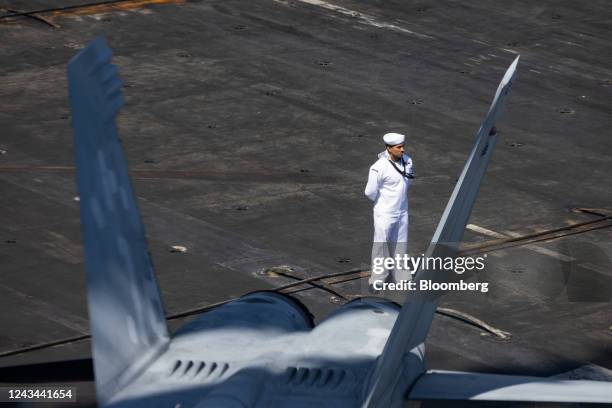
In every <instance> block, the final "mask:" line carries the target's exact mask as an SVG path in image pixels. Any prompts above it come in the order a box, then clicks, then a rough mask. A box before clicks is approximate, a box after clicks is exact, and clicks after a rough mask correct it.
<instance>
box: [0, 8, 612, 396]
mask: <svg viewBox="0 0 612 408" xmlns="http://www.w3.org/2000/svg"><path fill="white" fill-rule="evenodd" d="M86 3H87V2H86V0H61V1H48V0H47V1H45V0H27V1H26V0H0V9H3V10H1V15H0V44H1V46H0V61H1V62H0V79H1V83H2V86H1V87H0V106H1V108H0V129H1V137H0V202H1V204H0V209H1V211H0V265H1V266H0V268H1V274H0V277H1V280H0V309H1V310H2V312H0V356H2V357H0V373H1V375H0V384H8V383H19V384H35V383H62V384H72V385H75V386H77V388H78V404H77V405H78V406H95V396H94V389H93V381H92V379H93V374H92V371H91V360H90V358H89V357H90V354H89V342H88V340H87V339H84V340H76V339H78V338H79V337H86V335H87V334H88V332H89V328H88V318H87V306H86V291H85V272H84V262H83V253H82V248H81V238H80V230H79V229H80V220H79V210H78V205H79V203H78V194H77V192H76V189H75V180H74V161H73V152H72V132H71V128H70V110H69V106H68V99H67V80H66V66H67V63H68V61H69V59H70V58H71V57H72V56H73V55H75V53H76V52H78V50H79V49H80V48H82V47H83V46H84V45H86V44H87V43H88V42H89V41H90V40H92V39H94V38H95V37H97V36H104V37H106V38H107V40H108V42H109V44H110V46H111V48H112V49H113V51H114V54H115V57H114V63H115V64H116V65H117V66H118V67H119V70H120V75H121V77H122V78H123V80H124V83H125V84H124V90H123V91H124V95H125V97H126V105H125V107H124V108H123V110H122V112H121V114H120V117H119V129H120V135H121V138H122V140H123V146H124V149H125V152H126V156H127V159H128V161H129V166H130V173H131V176H132V179H133V182H134V187H135V190H136V192H137V195H138V199H139V205H140V209H141V212H142V217H143V222H144V224H145V228H146V233H147V238H148V242H149V246H150V250H151V253H152V257H153V260H154V263H155V267H156V273H157V278H158V281H159V284H160V287H161V291H162V295H163V299H164V302H165V307H166V311H167V313H168V315H181V313H183V312H184V311H187V310H190V309H195V308H200V307H205V306H207V305H211V304H214V303H216V302H220V301H223V300H226V299H229V298H234V297H237V296H240V295H241V294H244V293H247V292H250V291H253V290H258V289H273V288H275V287H279V286H281V285H286V284H289V283H292V282H296V281H297V280H300V279H304V278H308V277H313V276H318V275H322V274H332V273H337V272H342V271H350V270H355V271H358V270H367V269H368V268H369V266H368V264H369V257H370V251H371V239H372V214H371V203H370V202H369V201H368V200H367V199H366V198H365V197H364V194H363V189H364V186H365V182H366V179H367V174H368V167H369V166H370V165H371V164H372V163H373V162H374V161H375V159H376V154H377V153H378V152H380V151H381V150H382V149H383V146H382V144H381V137H382V135H383V134H384V133H386V132H390V131H396V132H403V133H407V134H408V135H409V136H408V141H407V151H408V153H409V154H410V155H411V156H412V158H413V160H414V166H415V171H416V176H417V178H416V179H415V182H414V184H413V186H412V187H411V190H410V248H409V252H410V253H411V254H413V255H418V254H420V253H422V252H423V251H424V250H425V248H426V247H427V245H428V243H429V240H430V239H431V237H432V234H433V231H434V229H435V227H436V225H437V223H438V220H439V219H440V216H441V214H442V211H443V209H444V206H445V205H446V202H447V201H448V198H449V196H450V193H451V191H452V189H453V187H454V185H455V182H456V180H457V177H458V175H459V172H460V171H461V169H462V167H463V165H464V163H465V160H466V158H467V156H468V154H469V151H470V149H471V148H472V144H473V139H474V135H475V133H476V131H477V129H478V126H479V125H480V122H481V120H482V119H483V117H484V115H485V113H486V111H487V109H488V107H489V104H490V102H491V99H492V97H493V94H494V91H495V89H496V87H497V84H498V83H499V81H500V79H501V77H502V75H503V72H504V71H505V70H506V68H507V67H508V65H509V64H510V63H511V62H512V60H513V59H514V58H515V57H516V56H517V55H519V54H520V56H521V57H520V62H519V66H518V76H517V80H516V83H515V86H514V88H513V91H512V94H511V95H510V98H509V101H508V103H507V105H506V109H505V114H504V117H503V120H502V121H501V122H500V123H498V126H497V128H498V129H499V131H500V138H499V141H498V145H497V147H496V152H495V154H494V156H493V159H492V162H491V165H490V166H489V169H488V173H487V175H486V178H485V181H484V183H483V185H482V188H481V190H480V195H479V198H478V200H477V203H476V207H475V208H474V211H473V213H472V217H471V219H470V225H469V226H468V230H467V231H466V235H465V238H464V241H465V244H466V245H467V246H470V245H471V246H472V248H476V249H477V250H478V248H480V250H481V251H484V252H487V256H488V268H487V270H486V274H484V275H483V276H479V277H478V279H479V280H486V281H488V282H490V285H489V286H490V288H491V290H490V291H489V292H488V293H473V294H467V293H457V294H452V295H448V296H446V297H444V298H443V300H442V303H441V307H444V308H449V309H453V310H454V311H458V312H460V313H463V314H468V315H469V316H472V317H474V318H477V319H479V320H481V321H482V322H484V323H486V324H487V325H488V326H491V329H499V330H502V331H504V332H507V333H509V335H503V334H502V335H501V336H500V335H499V333H501V332H497V333H498V335H496V334H495V333H493V332H492V331H494V330H489V331H487V330H486V327H485V326H482V325H478V324H476V325H475V323H477V322H476V321H475V320H473V319H472V320H471V322H472V323H468V322H466V321H462V320H460V319H457V318H453V317H449V316H444V315H441V314H440V315H437V316H436V318H435V320H434V323H433V326H432V329H431V332H430V335H429V339H428V343H427V355H428V361H429V366H430V368H440V369H453V370H470V371H481V372H496V373H513V374H526V375H539V376H552V375H560V374H561V375H564V376H566V377H568V378H569V377H571V378H591V379H607V380H612V375H611V373H612V310H611V301H612V261H611V260H612V228H609V227H610V226H612V219H611V217H610V216H611V215H612V189H611V188H610V185H611V182H610V177H611V175H612V138H611V137H610V128H612V116H611V114H610V107H611V106H612V67H611V61H612V54H610V36H611V34H612V8H610V5H609V2H607V1H604V0H598V1H588V2H575V1H569V0H562V1H540V2H530V1H518V0H517V1H509V2H462V1H454V0H443V1H437V2H434V1H429V0H422V1H386V2H375V1H369V2H367V1H358V0H329V1H327V0H326V1H323V0H253V1H242V2H239V1H218V0H211V1H181V0H132V1H121V2H108V3H107V4H100V3H97V5H90V6H84V5H85V4H86ZM35 10H46V11H43V12H40V13H36V14H21V15H19V16H17V14H19V13H20V12H24V11H26V12H29V11H35ZM576 224H578V225H577V226H576ZM493 240H496V241H495V242H496V243H497V244H496V245H497V246H490V243H491V242H492V241H493ZM175 246H182V247H184V248H185V249H186V251H185V252H183V251H182V250H181V249H180V248H179V249H173V247H175ZM360 277H361V279H360ZM348 279H350V280H348ZM313 283H316V284H317V285H318V287H315V286H313V285H309V284H304V285H301V286H295V287H294V288H292V289H291V290H288V291H286V292H295V296H296V297H297V298H298V299H299V300H301V301H302V302H303V303H304V304H306V305H307V306H308V307H309V308H310V310H311V311H312V312H313V313H314V315H315V319H316V320H320V319H321V318H323V317H324V316H325V315H326V314H327V313H329V312H330V311H332V310H334V309H335V308H336V307H338V305H340V304H343V303H344V302H346V301H349V300H350V299H352V298H353V297H355V296H360V295H364V294H366V291H365V286H364V285H365V279H363V277H362V276H361V275H359V273H358V272H355V273H352V274H349V275H346V276H345V277H344V278H342V279H341V278H336V279H328V280H321V281H316V282H313ZM322 284H324V285H323V287H321V286H322ZM388 296H391V297H392V298H394V299H395V300H397V301H400V300H401V296H399V295H398V294H388ZM187 318H189V317H187ZM183 321H184V319H183V318H176V319H173V320H171V322H170V324H171V326H172V327H177V326H178V325H179V324H180V323H182V322H183ZM63 339H68V340H69V339H72V341H68V340H67V341H63V342H60V344H58V345H56V346H54V347H45V348H39V349H36V347H37V346H39V345H44V344H51V343H54V342H56V341H58V340H63ZM28 348H31V350H30V351H25V350H28ZM457 405H458V404H455V403H452V402H449V403H447V404H441V403H435V404H428V403H425V404H423V406H425V407H427V406H457ZM464 405H468V404H464ZM469 405H470V406H484V405H486V406H492V404H484V405H483V404H476V403H473V404H469ZM37 406H38V405H37ZM41 406H42V405H41ZM73 406H74V405H73ZM496 406H534V404H496ZM538 406H557V405H554V404H548V405H545V404H540V405H538Z"/></svg>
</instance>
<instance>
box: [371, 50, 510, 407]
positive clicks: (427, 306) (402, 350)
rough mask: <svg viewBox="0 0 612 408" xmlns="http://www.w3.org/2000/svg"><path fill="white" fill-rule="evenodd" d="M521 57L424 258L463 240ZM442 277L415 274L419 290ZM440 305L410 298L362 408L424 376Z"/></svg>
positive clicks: (447, 252) (448, 251)
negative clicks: (427, 341)
mask: <svg viewBox="0 0 612 408" xmlns="http://www.w3.org/2000/svg"><path fill="white" fill-rule="evenodd" d="M518 59H519V57H517V58H516V59H515V60H514V61H513V62H512V64H511V65H510V67H508V70H507V71H506V73H505V75H504V77H503V78H502V80H501V82H500V84H499V86H498V88H497V91H496V93H495V97H494V98H493V102H492V103H491V107H490V108H489V111H488V112H487V115H486V116H485V119H484V121H483V122H482V124H481V126H480V128H479V129H478V132H477V134H476V141H475V143H474V147H473V149H472V152H471V153H470V156H469V157H468V160H467V162H466V163H465V166H464V167H463V171H462V173H461V176H460V177H459V180H458V181H457V184H456V185H455V189H454V190H453V193H452V195H451V198H450V199H449V200H448V203H447V205H446V209H445V210H444V214H443V215H442V218H441V219H440V222H439V224H438V227H437V228H436V232H435V233H434V236H433V238H432V239H431V244H430V246H429V249H428V250H427V253H426V254H425V256H426V257H441V258H444V257H445V256H453V255H454V254H455V253H456V250H457V246H458V244H459V242H460V241H461V239H462V238H463V233H464V231H465V227H466V225H467V222H468V220H469V218H470V214H471V213H472V208H473V206H474V203H475V202H476V198H477V197H478V191H479V190H480V184H481V183H482V180H483V178H484V175H485V172H486V170H487V166H488V164H489V161H490V160H491V155H492V154H493V150H494V147H495V142H496V141H497V133H496V132H495V131H493V128H494V126H495V122H496V121H497V120H498V119H499V117H500V116H501V113H502V110H503V107H504V104H505V99H506V96H507V95H508V93H509V92H510V89H511V88H512V83H513V81H514V78H515V74H516V66H517V64H518ZM440 276H441V274H440V272H439V271H435V270H423V269H421V270H419V271H418V272H417V274H416V276H415V280H416V281H417V282H416V284H417V287H419V282H418V281H420V280H434V281H439V280H440ZM437 306H438V298H437V297H433V298H432V296H430V295H429V294H425V295H423V294H422V293H418V292H414V293H411V294H409V295H408V298H407V300H406V303H405V304H404V305H403V306H402V310H401V311H400V314H399V316H398V317H397V320H396V321H395V325H394V326H393V329H392V330H391V334H390V335H389V339H388V340H387V343H386V344H385V348H384V350H383V352H382V354H381V356H380V357H379V359H378V361H377V363H376V365H375V368H374V370H373V372H372V373H371V377H370V379H369V381H368V384H367V385H366V387H365V388H364V391H365V392H364V394H365V395H364V403H363V406H364V407H368V408H372V407H383V406H384V407H386V406H390V401H389V398H393V395H395V394H394V392H395V391H397V390H401V389H402V388H404V386H409V385H410V384H412V383H413V382H414V380H415V379H416V378H417V377H418V376H419V375H420V374H421V373H422V372H423V370H424V369H425V368H424V362H423V350H422V347H419V346H420V345H422V344H423V343H424V342H425V338H426V337H427V333H428V332H429V327H430V326H431V321H432V320H433V316H434V313H435V311H436V308H437ZM411 354H412V355H411ZM410 358H417V359H419V360H420V361H421V362H422V367H419V368H416V367H415V366H414V365H412V372H411V373H404V372H403V367H404V366H405V365H406V364H405V361H406V360H405V359H410ZM400 384H401V385H400ZM396 400H397V399H396Z"/></svg>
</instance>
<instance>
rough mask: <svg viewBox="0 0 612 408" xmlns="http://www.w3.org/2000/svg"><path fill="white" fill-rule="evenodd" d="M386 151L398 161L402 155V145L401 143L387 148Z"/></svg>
mask: <svg viewBox="0 0 612 408" xmlns="http://www.w3.org/2000/svg"><path fill="white" fill-rule="evenodd" d="M387 151H388V152H389V155H391V157H393V159H394V160H399V159H401V157H402V155H403V154H404V144H403V143H402V144H398V145H395V146H388V147H387Z"/></svg>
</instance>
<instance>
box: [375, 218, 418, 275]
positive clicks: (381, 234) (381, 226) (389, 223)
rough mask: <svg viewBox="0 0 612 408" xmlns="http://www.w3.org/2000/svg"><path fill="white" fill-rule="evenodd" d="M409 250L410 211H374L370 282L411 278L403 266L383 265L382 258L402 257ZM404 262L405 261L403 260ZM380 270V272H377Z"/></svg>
mask: <svg viewBox="0 0 612 408" xmlns="http://www.w3.org/2000/svg"><path fill="white" fill-rule="evenodd" d="M407 250H408V211H402V212H400V213H397V214H388V213H382V212H376V211H374V244H373V245H372V269H371V270H372V273H371V275H370V279H369V281H368V282H369V283H370V284H373V283H374V281H376V280H381V281H383V282H385V281H394V282H399V281H400V280H410V279H411V277H412V275H411V274H410V272H409V271H408V270H405V269H401V268H396V267H392V268H387V267H385V266H384V265H381V261H380V259H386V258H394V259H395V258H396V256H397V255H399V256H400V257H401V258H402V259H403V257H404V254H406V253H407ZM402 263H403V261H402ZM395 266H397V265H395ZM375 272H379V273H375Z"/></svg>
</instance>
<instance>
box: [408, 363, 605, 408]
mask: <svg viewBox="0 0 612 408" xmlns="http://www.w3.org/2000/svg"><path fill="white" fill-rule="evenodd" d="M408 398H409V399H411V400H430V399H436V400H485V401H534V402H538V401H539V402H583V403H612V383H610V382H607V381H589V380H559V379H555V378H544V377H524V376H516V375H503V374H481V373H467V372H454V371H430V372H427V373H425V374H423V375H422V376H421V377H420V378H419V379H418V380H417V382H416V383H415V384H414V386H413V387H412V389H411V390H410V394H409V397H408Z"/></svg>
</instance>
